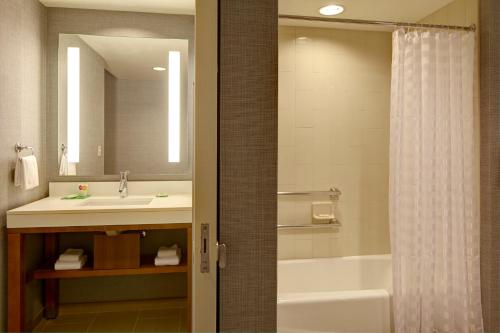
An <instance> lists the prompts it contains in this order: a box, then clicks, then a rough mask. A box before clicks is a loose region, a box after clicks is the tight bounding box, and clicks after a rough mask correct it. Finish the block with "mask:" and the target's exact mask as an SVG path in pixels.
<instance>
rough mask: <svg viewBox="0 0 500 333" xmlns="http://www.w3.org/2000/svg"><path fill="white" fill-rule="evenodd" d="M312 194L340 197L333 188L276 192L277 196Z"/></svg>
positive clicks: (339, 192) (340, 193)
mask: <svg viewBox="0 0 500 333" xmlns="http://www.w3.org/2000/svg"><path fill="white" fill-rule="evenodd" d="M313 194H329V195H332V196H335V197H339V196H340V195H342V192H341V191H340V190H339V189H338V188H336V187H333V188H331V189H330V190H328V191H309V192H278V195H313Z"/></svg>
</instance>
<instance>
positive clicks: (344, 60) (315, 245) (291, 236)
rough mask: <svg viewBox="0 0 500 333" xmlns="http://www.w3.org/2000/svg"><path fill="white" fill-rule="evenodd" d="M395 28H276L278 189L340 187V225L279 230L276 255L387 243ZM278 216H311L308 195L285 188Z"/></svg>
mask: <svg viewBox="0 0 500 333" xmlns="http://www.w3.org/2000/svg"><path fill="white" fill-rule="evenodd" d="M391 52H392V49H391V34H390V33H388V32H368V31H355V30H339V29H317V28H303V27H300V28H299V27H285V26H282V27H280V30H279V140H278V143H279V149H278V151H279V163H278V168H279V170H278V183H279V185H278V187H279V191H310V190H328V189H329V188H330V187H332V186H334V187H337V188H339V189H340V190H341V191H342V196H341V197H340V200H339V202H338V203H337V205H336V213H337V217H338V218H339V219H340V221H341V222H342V227H341V228H338V229H332V228H325V229H317V230H314V231H312V230H310V229H306V230H300V231H299V230H290V229H286V230H283V229H281V230H280V231H279V236H278V237H279V238H278V256H279V259H294V258H313V257H332V256H350V255H366V254H384V253H389V252H390V242H389V220H388V209H387V207H388V177H389V167H388V161H389V111H390V110H389V109H390V74H391V57H392V55H391ZM278 200H279V201H278V221H279V222H278V223H279V224H282V225H284V224H308V223H311V203H312V201H325V200H329V198H328V196H321V195H314V196H312V197H310V196H286V197H285V196H280V197H279V199H278Z"/></svg>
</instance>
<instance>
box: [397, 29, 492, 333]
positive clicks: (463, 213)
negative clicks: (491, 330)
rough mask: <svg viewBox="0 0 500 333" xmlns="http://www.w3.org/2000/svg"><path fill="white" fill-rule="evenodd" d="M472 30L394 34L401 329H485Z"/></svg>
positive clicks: (402, 332) (457, 332)
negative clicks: (480, 267) (481, 278)
mask: <svg viewBox="0 0 500 333" xmlns="http://www.w3.org/2000/svg"><path fill="white" fill-rule="evenodd" d="M474 39H475V36H474V34H473V33H465V32H456V31H440V32H437V31H414V32H408V33H407V32H405V31H403V30H399V31H396V32H395V33H394V36H393V65H392V66H393V67H392V92H391V95H392V96H391V148H390V151H391V152H390V223H391V242H392V255H393V279H394V320H395V329H396V332H397V333H413V332H424V333H431V332H437V333H441V332H443V333H444V332H450V333H462V332H481V331H482V329H483V326H482V314H481V296H480V281H479V198H478V193H479V191H478V186H479V185H478V164H477V158H478V154H477V151H476V150H477V149H476V144H475V129H474V111H473V72H474V43H475V40H474Z"/></svg>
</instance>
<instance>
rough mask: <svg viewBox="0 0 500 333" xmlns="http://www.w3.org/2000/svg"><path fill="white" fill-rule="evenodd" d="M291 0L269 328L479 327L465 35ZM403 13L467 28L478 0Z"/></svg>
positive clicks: (472, 97) (471, 85)
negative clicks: (314, 11) (273, 319)
mask: <svg viewBox="0 0 500 333" xmlns="http://www.w3.org/2000/svg"><path fill="white" fill-rule="evenodd" d="M403 2H405V3H406V2H407V1H403ZM290 3H294V2H293V1H283V3H282V2H280V14H282V15H281V16H280V26H279V97H278V109H279V121H278V331H279V332H306V331H307V332H353V333H355V332H360V333H361V332H364V333H365V332H373V333H383V332H401V333H403V332H420V331H421V332H424V331H429V332H430V331H443V332H444V331H450V330H451V331H453V332H480V331H481V330H482V322H481V312H480V308H481V304H480V297H479V294H480V293H479V282H478V281H479V255H478V252H477V251H478V249H479V244H478V238H479V231H478V229H479V227H478V221H479V220H478V212H477V207H478V206H477V200H478V198H477V195H476V194H477V191H478V188H477V180H476V179H475V178H476V177H477V166H478V165H477V161H478V160H479V158H478V151H477V145H478V140H477V138H478V136H477V131H476V130H477V128H476V126H477V119H476V118H477V115H478V98H477V96H478V93H477V89H478V87H477V82H478V78H477V70H476V69H477V57H475V46H474V45H475V44H474V40H475V34H474V33H473V32H471V31H470V30H472V29H469V28H466V29H455V28H456V27H455V28H451V27H445V28H439V29H436V28H431V27H430V26H427V27H408V26H406V27H398V26H394V25H389V24H372V23H370V24H366V23H367V22H365V24H360V23H361V22H356V23H355V22H348V23H346V22H342V19H340V20H337V21H336V20H335V19H334V20H331V19H330V20H329V19H328V18H325V17H321V16H320V17H321V19H320V20H315V19H312V18H311V17H309V15H307V16H305V15H304V14H302V13H299V12H298V9H297V6H295V7H293V6H286V5H287V4H290ZM322 4H323V3H322ZM366 6H368V7H369V6H370V5H369V4H367V5H366ZM372 6H373V5H372ZM345 7H346V12H347V10H348V7H347V4H346V6H345ZM318 8H319V6H318ZM286 9H289V10H288V12H287V11H286ZM294 10H295V11H294ZM395 11H397V9H395ZM284 13H286V14H284ZM308 13H309V12H308ZM340 18H342V16H340ZM348 18H349V19H353V18H352V17H348ZM394 21H396V20H394ZM399 21H403V20H399ZM404 22H409V21H408V20H404ZM414 22H415V23H417V24H428V25H447V26H462V27H469V26H471V25H472V24H477V2H476V1H468V0H467V1H465V0H456V1H445V3H444V4H442V6H441V7H439V8H433V9H432V10H429V12H426V13H425V15H423V16H422V14H421V17H420V18H419V19H418V20H414ZM474 58H476V60H474ZM470 193H473V195H469V194H470ZM452 295H454V296H452ZM415 300H418V301H415ZM453 302H457V303H460V304H461V305H460V306H455V305H453ZM462 303H463V304H462ZM416 309H418V311H417V310H416ZM473 309H476V310H473ZM477 309H479V310H477ZM436 313H437V314H436ZM464 313H465V314H464ZM458 314H464V315H458Z"/></svg>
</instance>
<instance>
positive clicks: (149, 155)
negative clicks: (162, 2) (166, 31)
mask: <svg viewBox="0 0 500 333" xmlns="http://www.w3.org/2000/svg"><path fill="white" fill-rule="evenodd" d="M188 63H189V61H188V41H187V40H181V39H154V38H130V37H106V36H90V35H70V34H61V35H60V36H59V51H58V72H59V74H58V82H59V84H58V92H59V96H58V101H59V105H58V109H59V113H58V138H59V139H58V141H59V142H58V149H59V175H61V176H74V175H84V176H99V175H115V174H119V172H120V171H123V170H130V172H131V173H134V174H176V173H184V172H186V170H187V169H188V168H189V154H188V130H187V118H188V117H187V110H186V109H187V96H188V92H187V90H188V84H187V81H188V80H187V77H188Z"/></svg>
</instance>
